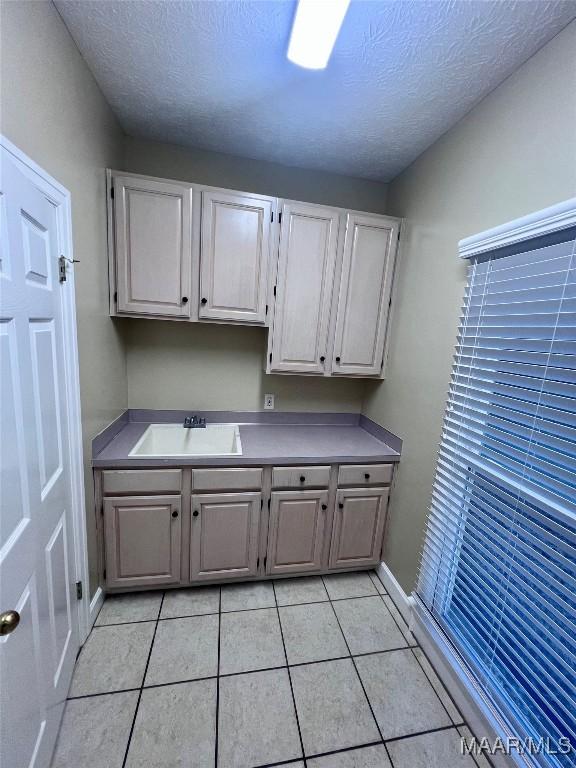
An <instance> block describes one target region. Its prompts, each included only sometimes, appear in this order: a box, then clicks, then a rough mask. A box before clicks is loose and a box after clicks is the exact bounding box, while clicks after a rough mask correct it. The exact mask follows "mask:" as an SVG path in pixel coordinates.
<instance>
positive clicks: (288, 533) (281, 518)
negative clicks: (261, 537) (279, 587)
mask: <svg viewBox="0 0 576 768" xmlns="http://www.w3.org/2000/svg"><path fill="white" fill-rule="evenodd" d="M327 504H328V492H327V491H274V492H273V493H272V498H271V503H270V524H269V529H268V553H267V565H266V572H267V573H298V572H300V571H319V570H320V568H321V567H322V545H323V543H324V531H325V530H326V510H327Z"/></svg>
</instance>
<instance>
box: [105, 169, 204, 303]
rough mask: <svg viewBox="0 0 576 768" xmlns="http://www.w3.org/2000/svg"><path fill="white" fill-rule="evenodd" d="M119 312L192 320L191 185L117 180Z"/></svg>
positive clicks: (116, 240) (115, 198) (115, 182)
mask: <svg viewBox="0 0 576 768" xmlns="http://www.w3.org/2000/svg"><path fill="white" fill-rule="evenodd" d="M113 194H114V232H115V256H116V285H117V293H118V296H117V310H118V312H121V313H123V314H135V315H160V316H166V317H190V291H191V279H192V187H191V186H190V185H187V184H178V183H177V182H172V181H163V180H152V179H145V178H140V177H138V176H128V175H127V176H119V175H116V176H114V177H113Z"/></svg>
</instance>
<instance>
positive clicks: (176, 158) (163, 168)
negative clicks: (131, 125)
mask: <svg viewBox="0 0 576 768" xmlns="http://www.w3.org/2000/svg"><path fill="white" fill-rule="evenodd" d="M123 170H125V171H132V173H144V174H148V175H149V176H164V177H165V178H169V179H179V180H182V181H195V182H197V183H198V184H209V185H211V186H214V187H225V188H227V189H238V190H240V191H243V192H260V194H262V195H272V196H274V197H285V198H289V199H292V200H303V201H305V202H308V203H321V204H324V205H336V206H338V207H341V208H356V209H357V210H359V211H371V212H372V213H386V191H387V185H386V184H379V183H378V182H376V181H368V180H367V179H353V178H351V177H349V176H339V175H338V174H336V173H323V172H322V171H307V170H305V169H303V168H292V167H288V166H285V165H278V164H277V163H269V162H265V161H264V160H250V159H248V158H246V157H236V156H234V155H224V154H222V153H220V152H208V151H205V150H202V149H187V148H185V147H178V146H175V145H173V144H162V143H160V142H156V141H144V140H142V139H133V138H130V137H127V138H126V142H125V149H124V169H123Z"/></svg>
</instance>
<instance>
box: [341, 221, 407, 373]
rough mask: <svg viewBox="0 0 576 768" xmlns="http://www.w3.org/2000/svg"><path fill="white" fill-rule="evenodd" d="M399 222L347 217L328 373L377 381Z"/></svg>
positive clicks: (384, 336) (382, 352)
mask: <svg viewBox="0 0 576 768" xmlns="http://www.w3.org/2000/svg"><path fill="white" fill-rule="evenodd" d="M397 239H398V222H396V221H394V220H392V219H386V218H384V217H382V216H367V215H361V214H356V213H349V214H348V215H347V217H346V236H345V240H344V256H343V261H342V274H341V278H340V291H339V297H338V309H337V316H336V338H335V344H334V355H333V362H332V372H333V373H334V374H338V373H339V374H346V375H348V376H350V375H356V376H379V375H380V372H381V369H382V357H383V354H384V342H385V339H386V329H387V322H388V311H389V302H390V291H391V288H392V275H393V271H394V260H395V255H396V244H397Z"/></svg>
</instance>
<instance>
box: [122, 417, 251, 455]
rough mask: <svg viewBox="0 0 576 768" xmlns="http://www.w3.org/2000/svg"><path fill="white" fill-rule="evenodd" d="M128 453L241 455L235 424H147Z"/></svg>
mask: <svg viewBox="0 0 576 768" xmlns="http://www.w3.org/2000/svg"><path fill="white" fill-rule="evenodd" d="M129 456H158V457H163V456H242V444H241V442H240V427H239V426H238V424H207V425H206V427H205V428H196V429H186V428H185V427H183V426H182V425H181V424H150V426H149V427H147V429H146V431H145V432H144V434H143V435H142V437H141V438H140V440H138V442H137V443H136V445H135V446H134V448H132V450H131V451H130V453H129Z"/></svg>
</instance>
